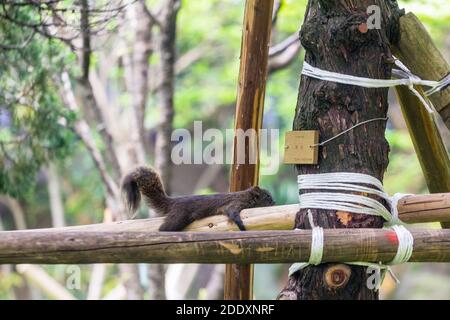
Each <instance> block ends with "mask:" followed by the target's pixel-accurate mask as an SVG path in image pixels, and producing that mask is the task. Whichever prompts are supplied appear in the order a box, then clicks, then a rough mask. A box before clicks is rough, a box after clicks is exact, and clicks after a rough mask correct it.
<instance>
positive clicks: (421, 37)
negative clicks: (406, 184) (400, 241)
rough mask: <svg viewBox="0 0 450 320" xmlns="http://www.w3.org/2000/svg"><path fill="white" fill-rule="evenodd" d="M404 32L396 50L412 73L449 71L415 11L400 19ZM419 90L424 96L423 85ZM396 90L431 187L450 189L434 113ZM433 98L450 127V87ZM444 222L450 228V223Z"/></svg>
mask: <svg viewBox="0 0 450 320" xmlns="http://www.w3.org/2000/svg"><path fill="white" fill-rule="evenodd" d="M400 35H401V36H400V41H399V42H398V43H396V44H395V45H394V46H392V50H393V52H394V54H395V55H396V56H397V58H399V59H400V60H401V61H402V62H403V63H404V64H405V65H406V66H407V67H408V68H409V69H410V70H411V72H412V73H414V74H417V75H418V76H420V77H422V78H423V79H427V80H439V79H440V78H442V77H443V76H445V75H446V74H447V73H448V72H449V70H450V69H449V68H450V67H449V65H448V63H447V62H446V61H445V59H444V58H443V56H442V55H441V53H440V52H439V50H438V49H437V48H436V46H435V45H434V43H433V40H432V39H431V37H430V35H429V34H428V32H427V31H426V29H425V27H424V26H423V25H422V23H421V22H420V20H419V19H418V18H417V17H416V16H415V15H414V14H412V13H409V14H407V15H405V16H403V17H401V18H400ZM416 89H418V90H419V91H420V92H421V94H422V95H423V92H422V91H421V89H420V88H416ZM396 91H397V96H398V98H399V102H400V106H401V108H402V113H403V116H404V117H405V121H406V125H407V127H408V131H409V134H410V135H411V139H412V141H413V144H414V149H415V150H416V154H417V157H418V158H419V162H420V166H421V167H422V172H423V175H424V177H425V181H426V183H427V186H428V190H429V191H430V193H441V192H450V160H449V157H448V153H447V150H446V149H445V146H444V143H443V142H442V138H441V135H440V134H439V130H438V128H437V127H436V124H435V123H434V120H433V118H432V116H430V114H428V112H427V111H426V110H425V108H424V107H423V105H422V103H421V102H420V101H419V99H418V98H417V97H416V96H415V95H413V94H412V93H411V91H410V90H409V89H408V88H407V87H403V86H402V87H397V88H396ZM430 100H431V101H432V102H433V104H434V107H435V108H436V110H437V111H438V112H439V113H440V115H441V117H442V119H443V120H444V122H445V124H446V125H447V127H448V128H449V129H450V89H446V90H443V91H442V92H440V93H436V94H434V95H432V96H431V97H430ZM441 225H442V227H443V228H450V223H449V222H442V223H441Z"/></svg>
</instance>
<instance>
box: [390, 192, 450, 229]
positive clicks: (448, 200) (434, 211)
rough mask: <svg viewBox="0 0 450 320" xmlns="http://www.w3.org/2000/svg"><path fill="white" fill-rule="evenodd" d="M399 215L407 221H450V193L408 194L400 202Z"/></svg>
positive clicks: (402, 219)
mask: <svg viewBox="0 0 450 320" xmlns="http://www.w3.org/2000/svg"><path fill="white" fill-rule="evenodd" d="M397 207H398V216H399V218H400V220H401V221H403V222H405V223H424V222H438V221H439V222H448V221H450V193H434V194H427V195H414V196H407V197H404V198H402V199H400V201H399V202H398V206H397Z"/></svg>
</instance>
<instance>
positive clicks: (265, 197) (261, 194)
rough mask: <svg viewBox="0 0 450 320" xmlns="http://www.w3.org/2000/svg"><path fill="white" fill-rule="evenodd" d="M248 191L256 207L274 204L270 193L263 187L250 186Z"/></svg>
mask: <svg viewBox="0 0 450 320" xmlns="http://www.w3.org/2000/svg"><path fill="white" fill-rule="evenodd" d="M250 193H251V194H252V196H253V197H254V199H255V202H256V205H257V206H258V207H269V206H273V205H274V204H275V201H274V200H273V198H272V195H271V194H270V193H269V191H267V190H265V189H261V188H260V187H258V186H255V187H251V188H250Z"/></svg>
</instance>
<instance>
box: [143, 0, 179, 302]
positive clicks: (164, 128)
mask: <svg viewBox="0 0 450 320" xmlns="http://www.w3.org/2000/svg"><path fill="white" fill-rule="evenodd" d="M180 4H181V3H180V1H179V0H167V1H166V2H165V3H164V5H163V8H162V10H161V19H160V31H161V32H160V40H159V53H160V59H161V60H160V72H161V73H160V77H161V86H160V88H159V113H160V122H159V124H158V128H157V135H156V143H155V167H156V170H157V171H158V172H159V174H160V176H161V180H162V181H163V184H164V187H165V189H166V192H167V194H170V191H171V190H170V180H171V163H172V161H171V159H170V154H171V145H170V141H171V140H170V139H171V135H172V130H173V117H174V105H173V96H174V82H175V78H174V68H175V51H176V50H175V38H176V21H177V13H178V10H179V7H180ZM151 216H156V214H155V213H154V212H153V213H152V214H151ZM148 274H149V281H150V285H149V288H150V290H149V294H150V299H165V298H166V293H165V266H164V265H157V264H156V265H150V266H149V270H148Z"/></svg>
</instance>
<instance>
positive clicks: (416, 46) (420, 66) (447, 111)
mask: <svg viewBox="0 0 450 320" xmlns="http://www.w3.org/2000/svg"><path fill="white" fill-rule="evenodd" d="M392 49H393V50H394V54H395V55H396V56H397V57H398V58H399V59H400V60H401V61H402V62H403V63H404V64H405V65H406V66H407V67H408V68H409V69H410V70H411V71H412V72H413V73H414V74H416V75H418V76H419V77H420V78H422V79H424V80H441V79H442V78H444V77H445V76H447V75H448V74H449V73H450V65H449V64H448V63H447V61H446V60H445V58H444V57H443V55H442V54H441V52H439V50H438V49H437V47H436V45H435V44H434V42H433V39H432V38H431V36H430V35H429V34H428V32H427V30H426V29H425V27H424V26H423V24H422V23H421V22H420V20H419V19H418V18H417V17H416V16H415V15H414V14H413V13H408V14H406V15H404V16H403V17H401V18H400V40H399V42H398V44H397V45H396V46H395V47H393V48H392ZM430 100H431V102H432V103H433V105H434V107H435V108H436V110H437V111H438V112H439V114H440V115H441V117H442V119H443V120H444V123H445V124H446V126H447V128H448V129H449V130H450V87H447V88H446V89H445V90H442V91H440V92H437V93H435V94H433V95H431V96H430Z"/></svg>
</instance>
